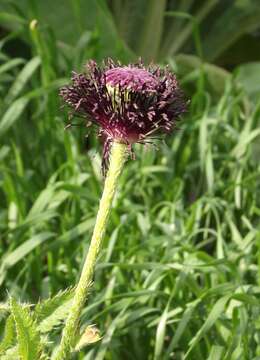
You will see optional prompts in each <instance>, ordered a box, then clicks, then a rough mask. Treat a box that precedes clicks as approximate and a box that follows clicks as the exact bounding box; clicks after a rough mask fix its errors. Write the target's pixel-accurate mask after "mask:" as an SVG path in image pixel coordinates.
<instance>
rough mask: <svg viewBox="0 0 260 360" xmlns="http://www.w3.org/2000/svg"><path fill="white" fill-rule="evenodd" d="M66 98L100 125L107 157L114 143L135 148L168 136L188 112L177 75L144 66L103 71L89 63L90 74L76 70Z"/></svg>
mask: <svg viewBox="0 0 260 360" xmlns="http://www.w3.org/2000/svg"><path fill="white" fill-rule="evenodd" d="M60 95H61V96H62V97H63V99H64V100H65V102H66V103H67V104H68V105H69V106H70V107H72V108H73V109H74V112H75V113H76V114H78V115H80V116H83V117H85V118H86V119H87V120H88V121H90V122H91V123H93V124H96V125H98V126H99V134H100V135H102V136H103V137H104V139H105V146H104V156H105V158H106V157H107V155H108V152H109V147H110V144H111V143H112V141H118V142H122V143H125V144H128V145H129V146H131V144H133V143H135V142H141V143H143V142H145V140H146V138H147V137H149V136H152V135H154V134H155V133H168V132H170V131H171V130H173V128H174V127H175V125H176V121H177V120H178V118H179V116H180V115H181V114H182V113H183V112H185V110H186V104H185V100H184V97H183V93H182V91H181V90H180V88H179V85H178V82H177V80H176V77H175V75H174V74H173V73H171V72H170V71H169V70H168V68H166V69H163V70H162V69H159V68H158V67H155V68H154V67H152V66H150V67H148V68H147V69H146V68H145V67H144V65H143V64H142V63H141V62H139V63H138V64H130V65H128V66H122V65H121V64H120V63H114V62H113V61H112V60H108V61H107V62H106V63H105V64H104V66H103V67H102V68H100V67H98V66H97V64H96V63H95V62H94V61H89V62H88V63H87V65H86V73H84V74H77V73H75V72H74V73H73V76H72V85H71V86H65V87H63V88H62V89H61V91H60Z"/></svg>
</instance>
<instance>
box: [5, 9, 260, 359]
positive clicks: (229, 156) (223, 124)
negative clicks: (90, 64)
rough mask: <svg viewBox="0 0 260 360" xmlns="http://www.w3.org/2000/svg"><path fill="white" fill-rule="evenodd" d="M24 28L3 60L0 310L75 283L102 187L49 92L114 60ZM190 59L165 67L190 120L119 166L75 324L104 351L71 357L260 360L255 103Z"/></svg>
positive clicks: (92, 47)
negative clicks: (96, 335) (10, 300)
mask: <svg viewBox="0 0 260 360" xmlns="http://www.w3.org/2000/svg"><path fill="white" fill-rule="evenodd" d="M32 3H33V2H32ZM75 4H76V2H75ZM103 10H104V9H103ZM104 11H105V10H104ZM103 16H105V15H103ZM106 16H107V17H106V19H107V21H108V22H109V23H110V19H109V17H108V15H106ZM100 19H101V20H102V18H100ZM13 20H14V21H18V20H17V19H13ZM22 26H24V28H23V32H21V30H19V29H18V30H17V31H18V33H17V32H15V31H13V32H10V33H7V34H6V35H5V36H3V40H2V43H1V48H0V60H1V63H0V93H1V100H0V110H1V119H0V137H1V147H0V170H1V172H0V203H1V208H0V258H1V260H0V284H1V301H3V302H4V301H5V300H6V299H7V291H8V293H9V294H11V295H13V296H14V297H15V298H16V299H20V300H21V301H23V302H30V303H35V302H37V301H38V299H39V298H41V299H44V298H47V297H48V296H49V295H50V294H51V295H55V294H57V293H58V292H59V291H60V290H63V289H65V288H67V287H69V286H72V285H74V284H75V282H76V280H77V278H78V274H79V269H80V268H81V266H82V265H83V256H84V254H85V253H86V250H87V248H88V244H89V240H90V237H91V232H92V229H93V224H94V220H95V215H96V212H97V208H98V202H99V197H100V195H101V191H102V186H103V180H102V177H101V171H100V156H101V151H102V149H101V144H100V143H99V142H98V140H97V139H96V137H95V134H93V132H92V133H91V134H90V135H89V136H88V138H87V139H84V136H85V135H86V133H87V132H88V130H87V129H86V128H84V126H83V127H80V128H73V129H72V130H70V131H64V125H65V124H66V122H67V113H66V111H64V110H63V109H61V103H60V100H59V98H58V95H57V90H58V88H59V87H60V86H61V85H62V84H64V83H66V82H68V78H69V76H70V72H71V70H73V69H75V70H80V69H81V68H82V65H83V64H84V61H85V60H86V59H87V58H88V57H90V56H91V57H96V58H98V59H99V58H101V57H102V56H104V55H109V54H110V52H109V51H107V50H104V49H103V48H102V41H101V40H100V37H99V35H98V34H97V33H95V32H90V31H89V32H85V33H83V34H82V35H81V37H80V39H79V40H78V42H77V43H76V42H74V43H73V45H68V44H65V43H62V42H58V43H56V42H55V41H54V38H55V32H54V33H53V32H52V29H51V28H50V29H47V28H45V27H44V25H41V24H39V26H38V27H35V28H33V29H32V30H29V27H28V25H26V24H25V25H22ZM12 37H13V38H14V39H15V40H12ZM22 41H24V42H22ZM147 43H148V42H147ZM12 44H20V46H21V44H22V45H24V47H25V48H26V49H27V50H26V51H24V49H23V51H22V52H21V55H20V52H18V50H17V53H18V55H17V54H16V53H15V55H10V54H12V51H13V50H12V46H11V45H12ZM110 44H111V46H114V48H113V54H115V53H117V55H118V56H119V57H120V58H121V59H123V60H124V59H128V58H131V56H132V55H131V54H129V51H128V49H126V48H125V47H124V46H123V45H122V43H121V42H120V40H118V42H117V43H116V44H115V43H113V45H112V43H110ZM8 45H10V48H11V49H9V48H8ZM111 51H112V50H111ZM104 52H105V53H104ZM186 60H189V61H188V66H184V65H183V64H184V63H185V62H184V63H183V62H181V63H179V62H178V59H177V58H176V59H174V61H173V60H172V59H167V62H170V64H171V66H172V67H173V69H174V70H176V71H177V73H178V74H179V77H180V80H181V82H182V84H183V87H184V89H185V92H186V94H187V96H188V97H189V98H190V99H191V102H190V105H189V112H188V114H187V115H186V116H185V117H184V119H183V121H182V122H181V123H180V129H179V130H178V131H176V132H175V133H174V134H173V135H172V136H170V137H168V138H167V139H166V142H158V144H157V145H158V150H156V149H154V148H153V147H150V148H146V147H143V146H136V147H135V153H136V160H130V159H129V161H128V162H127V164H126V167H125V169H124V172H123V174H122V177H121V181H120V187H119V191H118V193H117V196H116V199H115V202H114V208H113V211H112V213H111V219H110V224H109V230H108V233H107V236H106V239H105V243H104V248H103V250H102V253H101V256H100V259H99V263H98V266H97V269H96V273H95V281H94V285H93V288H92V291H91V295H90V298H89V301H88V304H87V306H86V308H85V310H84V313H83V317H82V324H83V325H89V324H96V326H97V327H98V328H99V329H100V331H101V335H102V336H103V338H102V340H101V341H100V342H98V343H96V344H94V345H91V346H89V347H88V348H85V349H84V350H83V351H82V352H81V353H80V355H78V357H77V356H76V357H75V358H78V359H97V360H101V359H113V360H116V359H122V358H126V359H133V360H134V359H140V360H143V359H154V360H159V359H160V360H161V359H163V360H164V359H165V360H166V359H176V360H180V359H196V360H197V359H209V360H238V359H248V360H253V359H255V360H256V359H259V358H260V278H259V275H260V236H259V215H260V203H259V195H260V194H259V180H260V177H259V153H260V150H259V135H260V130H259V116H260V102H259V99H258V102H257V98H256V97H254V102H253V101H252V98H251V96H249V94H248V93H247V92H246V91H245V89H244V88H243V86H242V85H241V83H239V81H238V76H237V75H236V74H235V73H234V74H228V73H226V72H225V71H224V70H222V69H220V68H217V67H214V66H213V65H208V64H207V65H205V66H203V65H199V66H197V65H196V66H194V64H193V60H194V59H193V58H192V57H190V58H189V57H187V59H186ZM186 65H187V64H186ZM216 84H217V85H216ZM4 314H5V311H3V315H2V317H1V318H2V321H1V322H0V326H1V328H0V330H1V332H2V330H3V328H4V320H3V319H4V317H5V315H4ZM58 334H59V329H57V330H55V331H54V332H53V334H52V337H51V340H53V341H54V344H55V341H57V340H58ZM51 346H53V344H51Z"/></svg>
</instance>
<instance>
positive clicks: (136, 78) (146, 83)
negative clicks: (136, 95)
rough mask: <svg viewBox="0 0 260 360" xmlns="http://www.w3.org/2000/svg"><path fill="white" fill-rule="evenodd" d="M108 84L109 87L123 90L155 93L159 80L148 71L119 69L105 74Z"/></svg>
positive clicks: (128, 68)
mask: <svg viewBox="0 0 260 360" xmlns="http://www.w3.org/2000/svg"><path fill="white" fill-rule="evenodd" d="M105 77H106V84H107V86H108V87H118V88H119V89H121V90H126V89H127V90H129V91H134V92H139V91H144V92H150V91H152V92H153V91H155V90H156V88H157V85H158V79H156V77H155V76H154V75H153V74H151V73H149V72H148V71H147V70H144V69H139V68H135V67H128V66H125V67H117V68H113V69H109V70H107V71H106V72H105Z"/></svg>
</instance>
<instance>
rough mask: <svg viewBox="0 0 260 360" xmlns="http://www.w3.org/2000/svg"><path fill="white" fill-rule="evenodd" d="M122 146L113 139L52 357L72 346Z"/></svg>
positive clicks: (58, 358) (60, 358) (61, 356)
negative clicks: (87, 243)
mask: <svg viewBox="0 0 260 360" xmlns="http://www.w3.org/2000/svg"><path fill="white" fill-rule="evenodd" d="M126 147H127V146H126V145H124V144H120V143H117V142H114V143H113V145H112V148H111V155H110V164H109V170H108V173H107V177H106V180H105V184H104V191H103V195H102V197H101V200H100V204H99V210H98V213H97V219H96V224H95V227H94V231H93V235H92V239H91V243H90V246H89V250H88V253H87V256H86V260H85V263H84V266H83V269H82V272H81V276H80V279H79V282H78V285H77V287H76V290H75V295H74V299H73V303H72V306H71V309H70V312H69V315H68V318H67V321H66V324H65V327H64V329H63V333H62V338H61V343H60V345H59V348H58V350H57V352H56V353H55V354H54V357H53V360H65V359H69V354H70V352H71V350H73V347H74V346H75V341H76V336H77V332H78V327H79V321H80V315H81V312H82V309H83V307H84V304H85V301H86V298H87V295H88V290H89V286H90V284H91V281H92V277H93V272H94V268H95V264H96V261H97V257H98V254H99V250H100V247H101V243H102V239H103V237H104V234H105V230H106V226H107V222H108V217H109V212H110V209H111V205H112V200H113V197H114V194H115V190H116V187H117V182H118V178H119V175H120V173H121V170H122V167H123V164H124V160H125V156H126Z"/></svg>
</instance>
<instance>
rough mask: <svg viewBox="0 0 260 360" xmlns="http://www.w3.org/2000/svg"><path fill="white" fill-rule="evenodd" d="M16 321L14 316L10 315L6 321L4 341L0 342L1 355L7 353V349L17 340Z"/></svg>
mask: <svg viewBox="0 0 260 360" xmlns="http://www.w3.org/2000/svg"><path fill="white" fill-rule="evenodd" d="M15 337H16V336H15V323H14V318H13V316H12V315H10V316H9V317H8V318H7V320H6V323H5V332H4V337H3V339H2V342H1V343H0V355H1V354H3V353H5V352H6V350H7V349H9V348H10V347H11V346H12V345H13V344H14V340H15Z"/></svg>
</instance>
